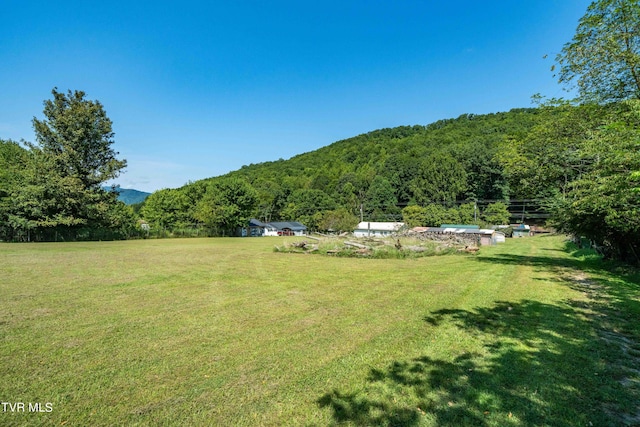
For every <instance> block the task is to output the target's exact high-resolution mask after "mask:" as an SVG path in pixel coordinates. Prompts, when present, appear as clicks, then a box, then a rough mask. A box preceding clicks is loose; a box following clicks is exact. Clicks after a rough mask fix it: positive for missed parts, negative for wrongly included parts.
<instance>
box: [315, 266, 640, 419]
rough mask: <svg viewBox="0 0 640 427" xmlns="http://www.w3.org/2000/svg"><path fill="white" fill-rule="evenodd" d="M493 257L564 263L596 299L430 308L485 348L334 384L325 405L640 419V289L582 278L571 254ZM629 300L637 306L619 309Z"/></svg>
mask: <svg viewBox="0 0 640 427" xmlns="http://www.w3.org/2000/svg"><path fill="white" fill-rule="evenodd" d="M487 262H489V261H487ZM493 262H505V263H512V262H513V263H518V264H529V265H534V266H540V268H544V269H549V268H551V269H556V268H561V269H563V272H564V273H567V274H564V275H560V276H559V277H560V278H559V279H558V280H562V281H565V282H566V283H567V284H568V285H569V286H572V287H575V288H576V289H579V290H581V291H585V292H587V294H588V295H590V296H591V297H592V298H591V299H590V300H589V302H588V303H585V302H584V301H582V302H580V301H567V302H566V303H563V304H558V305H554V304H545V303H541V302H538V301H531V300H524V301H520V302H517V303H513V302H501V301H499V302H496V303H495V304H494V305H493V306H491V307H478V308H476V309H474V310H439V311H436V312H433V313H430V314H429V315H428V316H426V317H425V318H424V320H425V322H426V324H427V325H430V326H432V327H444V328H451V330H452V333H456V332H455V331H456V330H459V331H461V332H462V335H464V336H466V338H465V339H467V340H469V339H475V340H480V342H481V343H482V345H481V348H482V349H483V350H482V351H481V353H482V354H480V353H464V354H461V355H459V356H457V357H455V358H453V359H447V360H444V359H434V358H430V357H426V356H424V357H419V358H415V359H411V360H406V361H395V362H393V363H391V364H390V365H389V366H387V367H386V368H385V369H382V370H379V369H373V370H371V372H370V373H369V376H368V378H367V382H366V385H365V387H364V388H363V389H361V390H358V391H353V392H341V391H339V390H334V391H332V392H330V393H327V394H325V395H324V396H323V397H322V398H320V399H319V400H318V404H319V405H320V406H321V407H328V408H330V409H331V410H332V414H333V419H334V421H335V422H336V423H337V424H340V423H343V422H344V423H347V422H349V423H351V424H355V425H389V426H392V425H393V426H416V425H435V426H529V425H549V426H562V427H565V426H566V427H570V426H571V427H573V426H581V425H582V426H640V407H639V403H638V402H640V370H638V366H639V362H640V345H639V344H638V343H639V342H640V340H639V338H640V333H639V331H638V329H637V325H636V324H637V319H638V317H637V316H638V315H639V314H640V308H638V307H634V306H632V304H633V303H635V304H637V301H638V294H639V293H638V287H637V286H635V285H634V284H633V283H631V284H629V282H628V281H626V282H623V283H627V288H626V289H618V290H615V289H613V288H616V285H617V284H616V283H614V282H609V281H607V280H601V281H598V282H597V283H595V282H591V281H589V280H586V279H582V278H581V277H582V276H579V275H578V274H577V271H578V267H579V261H574V260H572V259H569V260H567V259H566V258H565V259H558V258H553V257H549V258H547V257H516V256H505V257H503V258H501V259H500V260H496V259H494V260H493ZM574 269H575V270H576V271H573V270H574ZM625 304H626V305H629V307H630V309H631V314H628V313H627V314H624V313H621V312H620V309H622V308H624V307H625ZM636 309H637V310H638V311H635V312H634V310H636ZM634 319H635V320H634ZM452 326H453V328H452Z"/></svg>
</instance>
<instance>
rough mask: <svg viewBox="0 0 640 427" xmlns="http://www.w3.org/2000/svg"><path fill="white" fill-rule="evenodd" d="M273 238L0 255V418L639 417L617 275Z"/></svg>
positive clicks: (435, 420) (546, 255)
mask: <svg viewBox="0 0 640 427" xmlns="http://www.w3.org/2000/svg"><path fill="white" fill-rule="evenodd" d="M284 241H285V240H284V239H283V238H254V239H237V238H236V239H222V238H218V239H175V240H142V241H126V242H91V243H42V244H1V245H0V298H1V301H2V303H1V306H0V367H1V369H2V373H1V375H0V401H1V402H3V403H2V405H1V406H0V425H3V426H10V425H56V426H60V425H65V426H81V425H92V426H101V425H104V426H112V425H191V426H198V425H202V426H208V425H225V426H227V425H228V426H239V425H259V426H263V425H267V426H268V425H295V426H299V425H312V426H325V425H333V424H345V425H406V426H414V425H415V426H446V425H451V426H464V425H468V426H544V425H549V426H611V425H613V426H615V425H620V426H624V425H640V403H639V402H640V370H639V369H640V368H639V366H640V322H639V319H640V278H639V277H638V276H637V275H635V276H634V275H632V274H631V273H629V272H624V271H620V270H612V269H611V268H609V267H608V266H607V265H606V264H604V263H601V262H600V261H599V260H596V259H593V257H589V256H581V255H582V254H581V253H580V252H574V253H572V252H571V251H568V250H566V247H565V243H564V241H563V239H562V237H557V236H556V237H553V236H545V237H536V238H530V239H518V240H514V239H510V240H509V241H508V242H507V243H505V244H502V245H500V246H496V247H484V248H482V250H481V251H480V253H479V254H477V255H449V256H437V257H428V258H419V259H406V260H401V259H386V260H385V259H354V258H338V257H330V256H320V255H298V254H286V253H277V252H274V251H273V247H274V245H281V244H283V242H284ZM16 403H23V404H24V405H25V409H24V411H21V410H19V408H20V407H19V406H17V405H16ZM35 403H40V408H39V409H40V412H38V411H36V412H33V411H29V409H30V408H29V404H32V408H31V409H32V410H33V409H35V408H34V404H35ZM12 408H13V409H14V410H13V411H12Z"/></svg>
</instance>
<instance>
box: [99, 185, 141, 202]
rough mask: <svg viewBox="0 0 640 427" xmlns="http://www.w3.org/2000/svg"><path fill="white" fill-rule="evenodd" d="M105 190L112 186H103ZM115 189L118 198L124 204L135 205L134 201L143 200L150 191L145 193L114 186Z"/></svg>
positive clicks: (110, 188) (109, 189)
mask: <svg viewBox="0 0 640 427" xmlns="http://www.w3.org/2000/svg"><path fill="white" fill-rule="evenodd" d="M104 189H105V190H107V191H111V190H112V187H104ZM115 191H116V192H117V193H118V200H120V201H122V202H124V204H126V205H135V204H136V203H142V202H144V201H145V199H146V198H147V197H149V195H151V193H146V192H144V191H140V190H133V189H129V188H120V187H116V188H115Z"/></svg>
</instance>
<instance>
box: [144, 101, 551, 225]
mask: <svg viewBox="0 0 640 427" xmlns="http://www.w3.org/2000/svg"><path fill="white" fill-rule="evenodd" d="M559 114H560V112H559V111H557V110H556V109H553V108H551V109H518V110H512V111H510V112H506V113H497V114H488V115H463V116H461V117H459V118H457V119H450V120H441V121H438V122H436V123H433V124H430V125H427V126H403V127H397V128H392V129H382V130H377V131H373V132H370V133H367V134H364V135H360V136H356V137H354V138H350V139H346V140H343V141H338V142H335V143H333V144H331V145H329V146H326V147H323V148H321V149H319V150H316V151H313V152H309V153H305V154H301V155H298V156H295V157H293V158H291V159H289V160H278V161H272V162H265V163H260V164H253V165H248V166H244V167H242V168H241V169H239V170H237V171H234V172H231V173H229V174H226V175H224V176H220V177H216V178H210V179H206V180H201V181H197V182H193V183H190V184H188V185H186V186H184V187H182V188H180V189H167V190H161V191H158V192H156V193H154V194H153V195H151V196H150V197H149V199H147V201H146V203H145V205H144V207H143V208H142V211H141V212H142V214H143V216H144V217H145V219H147V220H149V221H150V222H151V223H152V224H153V225H156V226H165V227H166V226H167V225H169V224H176V223H179V222H181V223H182V224H184V225H186V224H194V223H203V224H207V225H208V226H212V227H215V226H219V227H220V228H225V227H226V226H227V225H228V226H231V228H232V227H235V226H237V225H243V224H244V222H243V221H244V220H245V219H246V217H247V216H248V215H252V216H256V217H257V218H259V219H262V220H265V221H275V220H298V221H302V222H303V223H305V224H306V225H307V226H308V227H310V228H311V229H319V230H327V229H337V230H350V229H353V227H354V225H355V223H357V220H358V219H365V220H371V221H385V220H402V219H403V211H404V209H405V208H407V207H413V210H414V211H415V208H416V207H422V208H426V207H430V208H429V209H430V210H431V211H433V214H438V215H439V216H438V217H437V219H433V220H431V221H429V220H428V219H427V221H428V222H429V223H428V224H422V225H439V224H440V223H442V222H456V223H457V222H461V221H462V222H470V221H471V222H473V213H474V211H473V210H474V207H475V206H474V202H476V201H486V200H490V201H504V202H507V201H508V200H509V199H510V198H513V197H516V198H529V199H531V198H535V197H538V195H539V194H542V192H535V191H534V192H525V191H521V189H520V187H519V185H518V184H515V185H514V184H512V183H511V182H510V180H509V177H508V176H507V174H506V172H505V170H504V167H503V166H504V165H503V162H502V161H501V157H500V153H501V152H503V151H504V150H505V145H507V144H509V143H510V142H511V141H514V140H521V139H523V138H525V137H526V135H528V134H529V133H530V132H531V130H532V129H533V128H535V127H536V126H542V125H543V124H544V123H547V122H549V121H551V120H553V119H554V118H555V117H556V116H558V115H559ZM230 187H234V188H235V190H234V194H236V195H237V194H244V195H245V197H247V198H251V199H252V200H253V201H254V203H253V205H252V208H251V209H249V210H248V211H247V212H245V215H244V216H243V215H240V217H243V218H242V221H240V222H239V223H237V224H232V223H231V221H226V222H225V218H224V216H225V215H224V212H220V213H219V214H217V215H215V218H214V217H213V216H211V215H209V216H207V214H208V213H210V212H211V211H212V207H213V206H221V205H226V204H228V203H229V201H228V200H223V199H225V198H226V199H229V198H228V197H226V196H225V194H226V193H227V192H228V191H229V190H222V191H221V188H224V189H227V188H230ZM216 198H218V199H219V200H213V199H216ZM469 204H471V219H469V218H468V216H466V217H465V218H459V215H460V213H459V211H460V210H461V207H462V211H463V213H466V212H468V211H469V206H468V205H469ZM203 205H208V207H206V208H205V207H203ZM178 206H183V208H177V207H178ZM247 206H248V204H246V203H245V206H244V207H247ZM482 207H483V208H484V206H482ZM465 209H466V210H465ZM242 210H243V208H241V207H237V208H236V207H234V208H233V209H231V210H229V214H230V215H231V216H237V215H236V213H238V212H242ZM409 211H411V209H410V210H409ZM479 213H480V212H476V214H479ZM426 214H427V212H425V215H426ZM405 216H406V215H405ZM477 219H479V217H477ZM506 220H508V217H507V218H506V219H502V221H500V222H505V221H506ZM433 221H435V222H433ZM409 222H414V221H409ZM414 223H415V222H414ZM415 225H421V224H415ZM229 231H230V230H229Z"/></svg>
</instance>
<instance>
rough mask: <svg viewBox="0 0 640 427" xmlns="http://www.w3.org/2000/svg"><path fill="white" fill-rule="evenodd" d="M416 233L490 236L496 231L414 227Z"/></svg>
mask: <svg viewBox="0 0 640 427" xmlns="http://www.w3.org/2000/svg"><path fill="white" fill-rule="evenodd" d="M411 231H414V232H416V233H440V234H445V233H446V234H488V235H491V234H493V233H495V230H489V229H477V228H455V227H414V228H412V229H411Z"/></svg>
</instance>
